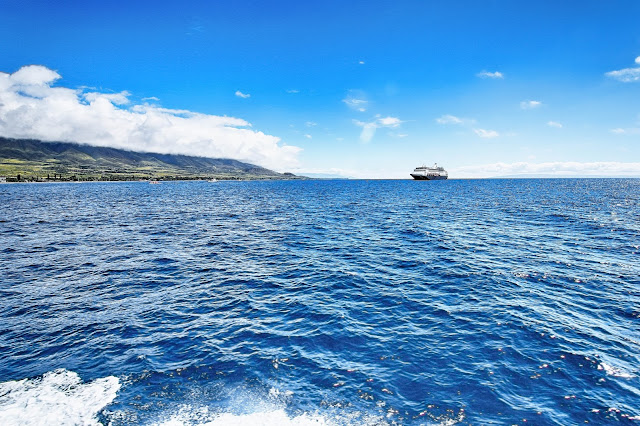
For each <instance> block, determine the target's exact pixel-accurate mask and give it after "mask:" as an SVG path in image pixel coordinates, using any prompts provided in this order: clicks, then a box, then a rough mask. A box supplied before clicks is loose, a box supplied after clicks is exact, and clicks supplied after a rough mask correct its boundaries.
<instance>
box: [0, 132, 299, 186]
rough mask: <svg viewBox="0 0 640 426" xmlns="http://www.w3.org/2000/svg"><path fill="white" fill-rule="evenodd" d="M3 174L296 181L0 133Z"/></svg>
mask: <svg viewBox="0 0 640 426" xmlns="http://www.w3.org/2000/svg"><path fill="white" fill-rule="evenodd" d="M0 176H5V177H7V180H9V181H11V180H47V179H48V180H134V179H210V178H217V179H296V178H299V177H297V176H294V175H292V174H290V173H285V174H280V173H276V172H274V171H271V170H268V169H265V168H263V167H260V166H256V165H253V164H249V163H243V162H241V161H237V160H230V159H215V158H204V157H193V156H188V155H172V154H154V153H147V152H133V151H125V150H122V149H115V148H105V147H97V146H90V145H79V144H74V143H67V142H42V141H38V140H32V139H9V138H3V137H0Z"/></svg>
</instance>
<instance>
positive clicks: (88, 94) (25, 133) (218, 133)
mask: <svg viewBox="0 0 640 426" xmlns="http://www.w3.org/2000/svg"><path fill="white" fill-rule="evenodd" d="M60 78H61V76H60V75H59V74H58V73H57V72H55V71H53V70H51V69H49V68H47V67H44V66H41V65H29V66H25V67H22V68H20V69H19V70H18V71H16V72H14V73H13V74H7V73H3V72H0V136H5V137H12V138H32V139H40V140H43V141H62V142H79V143H86V144H89V145H95V146H105V147H113V148H120V149H128V150H132V151H142V152H157V153H163V154H186V155H196V156H202V157H212V158H232V159H237V160H243V161H248V162H251V163H255V164H259V165H261V166H264V167H267V168H271V169H275V170H285V169H288V168H291V167H295V166H297V165H298V154H299V152H300V151H301V149H300V148H298V147H296V146H290V145H285V144H282V143H281V141H280V138H278V137H276V136H272V135H267V134H265V133H263V132H260V131H256V130H252V129H251V124H250V123H248V122H247V121H245V120H243V119H240V118H234V117H226V116H216V115H208V114H201V113H197V112H192V111H188V110H175V109H168V108H161V107H159V106H157V105H150V104H147V103H144V104H132V103H131V101H130V99H129V97H130V93H128V92H127V91H123V92H120V93H101V92H97V91H88V90H84V89H70V88H66V87H59V86H54V83H55V82H56V81H57V80H59V79H60Z"/></svg>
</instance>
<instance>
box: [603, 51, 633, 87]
mask: <svg viewBox="0 0 640 426" xmlns="http://www.w3.org/2000/svg"><path fill="white" fill-rule="evenodd" d="M635 63H636V64H638V65H640V56H638V57H637V58H636V59H635ZM604 75H606V76H607V77H609V78H613V79H615V80H618V81H621V82H623V83H632V82H634V81H640V67H635V68H623V69H621V70H616V71H609V72H606V73H604Z"/></svg>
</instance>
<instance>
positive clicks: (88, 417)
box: [0, 369, 120, 426]
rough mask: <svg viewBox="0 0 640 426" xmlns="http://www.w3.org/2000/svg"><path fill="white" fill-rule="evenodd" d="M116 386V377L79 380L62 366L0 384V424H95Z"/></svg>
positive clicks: (113, 396)
mask: <svg viewBox="0 0 640 426" xmlns="http://www.w3.org/2000/svg"><path fill="white" fill-rule="evenodd" d="M119 389H120V381H119V380H118V378H117V377H113V376H109V377H103V378H100V379H96V380H94V381H91V382H88V383H83V381H82V379H80V376H79V375H78V374H77V373H75V372H73V371H68V370H65V369H58V370H54V371H50V372H48V373H45V374H44V375H42V376H40V377H36V378H32V379H22V380H16V381H8V382H4V383H0V424H2V425H5V426H11V425H98V424H99V423H98V420H97V417H96V416H97V414H98V412H100V411H101V410H102V409H103V408H104V407H105V406H107V405H108V404H109V403H111V401H113V400H114V399H115V397H116V394H117V392H118V390H119Z"/></svg>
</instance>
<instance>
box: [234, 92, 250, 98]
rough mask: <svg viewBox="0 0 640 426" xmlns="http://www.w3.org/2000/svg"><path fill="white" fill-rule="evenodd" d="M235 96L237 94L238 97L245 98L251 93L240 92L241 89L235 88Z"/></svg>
mask: <svg viewBox="0 0 640 426" xmlns="http://www.w3.org/2000/svg"><path fill="white" fill-rule="evenodd" d="M236 96H237V97H239V98H242V99H247V98H250V97H251V95H250V94H248V93H242V92H241V91H239V90H236Z"/></svg>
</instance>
